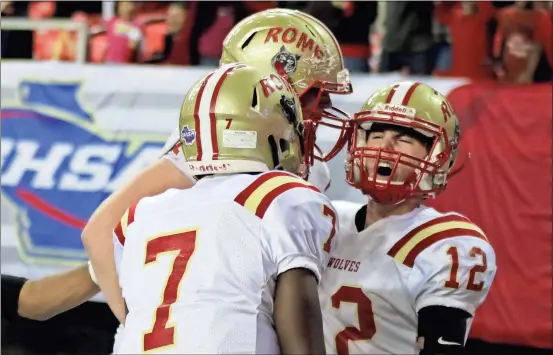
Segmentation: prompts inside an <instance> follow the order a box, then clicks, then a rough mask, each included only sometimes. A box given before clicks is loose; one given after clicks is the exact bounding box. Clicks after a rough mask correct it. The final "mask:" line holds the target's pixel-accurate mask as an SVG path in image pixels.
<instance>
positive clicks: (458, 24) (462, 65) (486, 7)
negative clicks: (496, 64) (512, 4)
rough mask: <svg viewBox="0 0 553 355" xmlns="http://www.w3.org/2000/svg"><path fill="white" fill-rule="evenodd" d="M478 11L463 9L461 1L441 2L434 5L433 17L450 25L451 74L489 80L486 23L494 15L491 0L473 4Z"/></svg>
mask: <svg viewBox="0 0 553 355" xmlns="http://www.w3.org/2000/svg"><path fill="white" fill-rule="evenodd" d="M475 5H476V6H477V11H475V12H474V13H472V14H465V13H464V12H463V4H462V3H461V2H456V3H455V4H451V3H446V2H440V3H438V4H437V5H436V7H435V16H436V18H437V19H438V21H440V22H441V23H443V24H445V25H447V26H448V27H449V31H450V34H451V46H452V63H451V71H450V73H449V74H450V75H452V76H462V77H469V78H471V79H491V78H493V74H492V73H493V72H492V70H491V65H490V63H491V62H490V55H489V49H488V48H489V43H490V41H489V39H488V36H486V32H487V31H486V23H487V22H488V21H489V20H490V18H491V17H492V16H493V14H494V9H493V5H492V3H491V2H490V1H481V2H478V3H475Z"/></svg>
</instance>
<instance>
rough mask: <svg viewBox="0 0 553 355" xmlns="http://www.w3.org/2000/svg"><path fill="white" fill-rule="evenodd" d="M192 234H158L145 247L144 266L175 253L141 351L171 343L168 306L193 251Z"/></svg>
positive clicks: (193, 239)
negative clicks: (166, 254)
mask: <svg viewBox="0 0 553 355" xmlns="http://www.w3.org/2000/svg"><path fill="white" fill-rule="evenodd" d="M196 234H197V231H196V230H187V231H182V232H177V233H173V234H166V235H161V236H158V237H156V238H154V239H152V240H150V241H149V242H148V244H147V246H146V260H145V261H144V264H145V265H148V264H151V263H154V262H155V261H156V260H157V256H158V255H159V254H162V253H166V252H175V251H178V255H177V256H176V257H175V260H174V261H173V265H172V266H171V272H170V274H169V277H168V278H167V283H166V284H165V288H164V290H163V298H162V302H161V304H160V305H159V307H157V309H156V313H155V315H154V325H153V327H152V330H151V331H150V332H148V333H144V341H143V347H144V351H150V350H153V349H158V348H162V347H166V346H170V345H173V344H174V335H175V327H174V326H172V327H167V322H168V321H169V316H170V315H171V306H172V305H173V303H175V301H176V300H177V296H178V290H179V286H180V283H181V281H182V279H183V277H184V274H185V272H186V265H187V264H188V260H189V259H190V257H191V256H192V254H194V250H195V248H196Z"/></svg>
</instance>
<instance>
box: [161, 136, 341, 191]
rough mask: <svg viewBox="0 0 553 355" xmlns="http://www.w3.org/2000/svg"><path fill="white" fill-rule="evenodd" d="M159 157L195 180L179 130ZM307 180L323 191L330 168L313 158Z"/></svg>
mask: <svg viewBox="0 0 553 355" xmlns="http://www.w3.org/2000/svg"><path fill="white" fill-rule="evenodd" d="M161 152H162V154H161V157H162V158H163V159H167V160H169V161H170V162H171V163H173V164H175V166H176V167H177V168H178V169H179V170H180V171H181V172H182V173H183V174H184V175H185V176H186V177H187V178H188V179H189V180H190V181H192V182H195V181H196V180H195V179H194V178H193V177H192V176H191V175H190V174H189V173H188V172H187V169H186V166H185V164H186V160H185V158H184V154H183V153H182V149H181V142H179V130H178V129H175V130H174V131H173V132H172V133H171V135H170V136H169V138H168V139H167V141H166V142H165V145H164V146H163V148H162V150H161ZM308 181H309V182H310V183H311V184H312V185H314V186H315V187H316V188H318V189H319V191H321V192H325V191H326V190H328V188H329V187H330V170H329V169H328V164H327V163H325V162H321V161H318V160H315V162H314V164H313V166H312V167H311V169H310V173H309V178H308Z"/></svg>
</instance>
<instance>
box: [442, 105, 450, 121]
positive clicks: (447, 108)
mask: <svg viewBox="0 0 553 355" xmlns="http://www.w3.org/2000/svg"><path fill="white" fill-rule="evenodd" d="M442 115H443V116H444V122H447V120H448V119H449V118H451V116H452V115H453V108H452V107H451V105H450V104H449V102H448V101H447V100H444V101H442Z"/></svg>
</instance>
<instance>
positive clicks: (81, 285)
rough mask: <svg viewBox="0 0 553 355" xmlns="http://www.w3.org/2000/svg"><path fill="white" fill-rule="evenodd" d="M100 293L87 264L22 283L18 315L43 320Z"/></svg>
mask: <svg viewBox="0 0 553 355" xmlns="http://www.w3.org/2000/svg"><path fill="white" fill-rule="evenodd" d="M98 292H100V289H99V288H98V286H97V285H96V284H95V283H94V281H92V279H91V277H90V274H89V272H88V265H83V266H80V267H78V268H76V269H74V270H71V271H68V272H64V273H61V274H57V275H52V276H47V277H45V278H42V279H38V280H30V281H27V282H25V284H24V285H23V287H22V288H21V293H20V295H19V300H18V313H19V315H20V316H22V317H25V318H30V319H34V320H46V319H48V318H51V317H54V316H56V315H58V314H60V313H63V312H65V311H67V310H70V309H72V308H75V307H77V306H79V305H80V304H82V303H84V302H86V301H88V300H89V299H90V298H92V297H93V296H94V295H96V294H97V293H98Z"/></svg>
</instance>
